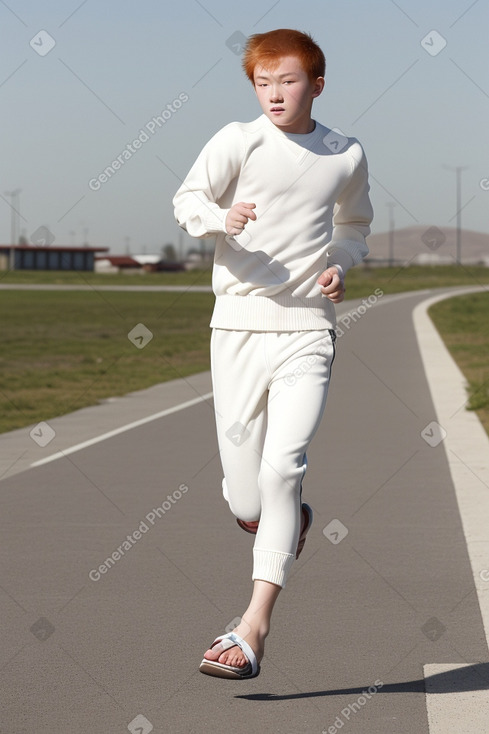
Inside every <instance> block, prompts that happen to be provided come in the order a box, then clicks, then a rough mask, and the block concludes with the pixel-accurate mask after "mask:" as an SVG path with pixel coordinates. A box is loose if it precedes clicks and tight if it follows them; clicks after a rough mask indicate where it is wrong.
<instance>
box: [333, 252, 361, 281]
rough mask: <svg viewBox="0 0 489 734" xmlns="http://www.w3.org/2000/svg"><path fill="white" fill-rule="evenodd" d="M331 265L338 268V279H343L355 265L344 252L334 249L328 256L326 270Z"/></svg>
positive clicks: (350, 257)
mask: <svg viewBox="0 0 489 734" xmlns="http://www.w3.org/2000/svg"><path fill="white" fill-rule="evenodd" d="M332 265H334V266H335V267H337V268H338V271H339V275H340V278H342V279H343V280H344V279H345V274H346V272H347V270H349V269H350V268H352V267H353V266H354V265H355V262H354V260H353V258H352V256H351V255H350V254H349V253H348V252H346V250H340V249H335V250H333V252H331V254H328V268H330V267H331V266H332Z"/></svg>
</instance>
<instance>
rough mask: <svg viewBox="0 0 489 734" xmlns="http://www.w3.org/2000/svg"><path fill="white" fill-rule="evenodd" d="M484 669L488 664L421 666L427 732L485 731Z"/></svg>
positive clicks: (488, 699) (488, 715)
mask: <svg viewBox="0 0 489 734" xmlns="http://www.w3.org/2000/svg"><path fill="white" fill-rule="evenodd" d="M488 667H489V666H488V663H477V664H475V665H465V664H462V665H461V664H460V663H441V664H439V665H424V666H423V671H424V678H425V686H426V707H427V709H428V726H429V730H430V732H435V733H438V732H440V734H462V732H471V734H476V733H478V732H480V734H483V732H487V730H488V728H487V723H488V721H489V696H488V695H487V672H488Z"/></svg>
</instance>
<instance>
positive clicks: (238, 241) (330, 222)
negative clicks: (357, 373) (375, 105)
mask: <svg viewBox="0 0 489 734" xmlns="http://www.w3.org/2000/svg"><path fill="white" fill-rule="evenodd" d="M368 191H369V185H368V173H367V162H366V159H365V155H364V152H363V149H362V147H361V145H360V143H359V142H358V141H357V140H356V139H355V138H346V137H343V136H341V135H339V134H337V133H335V132H333V131H331V130H329V128H327V127H324V126H323V125H320V124H319V123H318V122H316V126H315V129H314V130H313V132H312V133H307V134H293V133H284V132H283V131H282V130H280V129H279V128H278V127H276V126H275V125H274V124H273V123H272V122H271V121H270V120H269V119H268V118H267V117H266V115H261V116H260V117H259V118H258V119H256V120H254V121H253V122H247V123H241V122H232V123H230V124H229V125H226V126H225V127H224V128H222V130H220V131H219V132H218V133H216V135H214V137H213V138H211V140H210V141H209V142H208V143H207V144H206V145H205V147H204V148H203V150H202V152H201V153H200V155H199V157H198V158H197V160H196V162H195V163H194V165H193V166H192V168H191V169H190V171H189V173H188V175H187V177H186V179H185V181H184V182H183V184H182V186H181V187H180V188H179V190H178V191H177V193H176V195H175V197H174V199H173V204H174V206H175V216H176V219H177V221H178V223H179V225H180V226H181V227H183V228H184V229H186V230H187V232H188V233H189V234H190V235H192V236H193V237H199V238H204V237H210V236H214V235H215V236H216V251H215V256H214V269H213V275H212V285H213V290H214V293H215V295H216V303H215V307H214V312H213V315H212V320H211V326H212V327H214V328H221V329H236V330H250V331H304V330H306V331H309V330H315V329H328V328H334V326H335V323H336V318H335V309H334V304H333V303H332V302H331V301H330V300H329V298H326V297H324V296H323V295H322V293H321V290H320V286H319V285H318V283H317V279H318V277H319V276H320V275H321V273H322V272H323V271H324V270H325V269H326V267H328V266H330V265H335V264H337V265H339V266H340V267H341V268H342V269H343V271H344V272H346V271H347V270H348V268H350V267H352V266H353V265H356V264H357V263H359V262H361V260H362V259H363V258H364V257H365V256H366V255H367V254H368V247H367V245H366V244H365V237H366V236H367V235H368V234H369V232H370V227H369V225H370V222H371V220H372V207H371V204H370V199H369V196H368ZM240 201H243V202H248V203H254V204H256V208H255V209H254V212H255V214H256V221H252V220H250V221H248V223H247V225H246V227H245V229H244V230H243V232H242V233H240V234H239V235H235V236H234V237H233V236H231V235H227V234H226V229H225V219H226V215H227V213H228V211H229V209H230V208H231V206H233V204H235V203H237V202H240Z"/></svg>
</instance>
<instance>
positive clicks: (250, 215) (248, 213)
mask: <svg viewBox="0 0 489 734" xmlns="http://www.w3.org/2000/svg"><path fill="white" fill-rule="evenodd" d="M255 207H256V204H246V203H245V202H244V201H240V202H238V203H237V204H234V206H232V207H231V209H230V210H229V211H228V213H227V215H226V222H225V226H226V232H227V233H228V234H231V235H235V234H241V232H242V231H243V229H244V227H245V224H248V219H253V220H254V219H256V214H255V212H254V211H253V209H254V208H255Z"/></svg>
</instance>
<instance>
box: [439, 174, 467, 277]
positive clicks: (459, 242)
mask: <svg viewBox="0 0 489 734" xmlns="http://www.w3.org/2000/svg"><path fill="white" fill-rule="evenodd" d="M443 168H446V169H447V170H449V171H455V175H456V188H457V239H456V252H457V263H458V264H459V265H460V264H461V262H462V171H465V169H466V168H468V166H447V165H445V164H444V165H443Z"/></svg>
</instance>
